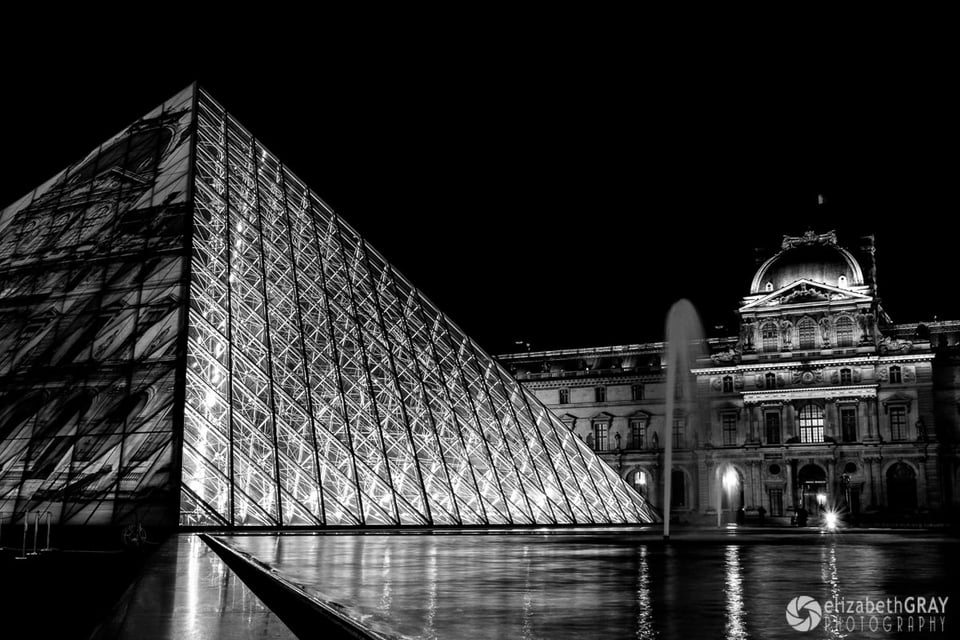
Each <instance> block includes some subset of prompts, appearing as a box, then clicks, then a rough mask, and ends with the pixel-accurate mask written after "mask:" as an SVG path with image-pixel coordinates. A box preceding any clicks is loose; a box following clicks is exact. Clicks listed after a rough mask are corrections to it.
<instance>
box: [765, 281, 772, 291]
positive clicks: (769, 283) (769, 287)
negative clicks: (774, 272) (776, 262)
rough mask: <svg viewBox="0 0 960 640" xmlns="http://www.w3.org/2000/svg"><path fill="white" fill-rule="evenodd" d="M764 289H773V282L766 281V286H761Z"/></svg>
mask: <svg viewBox="0 0 960 640" xmlns="http://www.w3.org/2000/svg"><path fill="white" fill-rule="evenodd" d="M763 288H764V290H765V291H773V283H772V282H768V283H767V284H766V286H764V287H763Z"/></svg>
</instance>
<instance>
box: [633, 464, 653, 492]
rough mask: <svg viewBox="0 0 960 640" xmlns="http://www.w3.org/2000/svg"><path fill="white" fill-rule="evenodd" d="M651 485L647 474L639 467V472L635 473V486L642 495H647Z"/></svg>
mask: <svg viewBox="0 0 960 640" xmlns="http://www.w3.org/2000/svg"><path fill="white" fill-rule="evenodd" d="M649 486H650V481H649V479H648V478H647V474H646V473H644V472H643V471H640V470H639V469H638V470H637V472H636V473H634V474H633V488H634V489H636V490H637V493H639V494H640V495H642V496H646V495H647V488H648V487H649Z"/></svg>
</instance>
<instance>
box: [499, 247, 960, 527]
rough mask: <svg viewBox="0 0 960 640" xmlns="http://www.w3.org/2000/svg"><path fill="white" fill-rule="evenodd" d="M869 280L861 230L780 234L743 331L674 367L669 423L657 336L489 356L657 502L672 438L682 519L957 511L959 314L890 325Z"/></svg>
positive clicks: (754, 286) (711, 342)
mask: <svg viewBox="0 0 960 640" xmlns="http://www.w3.org/2000/svg"><path fill="white" fill-rule="evenodd" d="M875 274H876V269H875V263H874V250H873V243H872V238H869V237H868V238H864V239H862V242H861V243H860V244H859V245H858V246H857V247H856V248H854V249H848V248H844V247H842V246H840V245H839V244H838V242H837V237H836V235H835V234H834V233H833V232H830V233H826V234H819V235H818V234H814V233H812V232H808V233H807V234H806V235H804V236H801V237H786V236H785V237H784V239H783V243H782V245H781V249H780V251H778V252H777V253H776V254H775V255H773V256H771V257H770V258H769V259H768V260H766V262H764V263H763V264H762V265H761V266H760V267H759V269H758V270H757V272H756V273H755V274H754V277H753V281H752V283H751V285H750V289H749V291H748V293H747V295H745V296H744V297H743V298H742V300H741V303H740V307H739V311H738V314H739V332H738V334H737V335H736V336H728V337H719V338H709V339H707V340H705V346H706V349H704V354H705V355H703V356H702V357H701V358H700V359H699V360H698V361H696V362H695V363H691V367H690V369H689V370H688V371H685V372H684V374H685V375H686V376H687V380H686V383H687V384H686V385H685V386H686V388H689V389H695V393H688V394H687V395H690V396H693V397H683V396H684V395H685V394H683V393H682V387H679V386H678V388H677V389H674V390H671V391H670V393H673V394H674V396H675V398H676V399H677V402H676V404H677V406H678V411H676V412H675V415H674V416H673V418H672V420H671V419H669V418H668V417H667V416H666V398H667V394H668V389H667V386H666V367H665V362H666V359H665V344H664V343H662V342H661V343H649V344H634V345H624V346H614V347H599V348H591V349H576V350H558V351H541V352H526V353H515V354H509V355H505V356H501V358H500V359H501V361H502V362H503V363H504V364H505V365H507V366H508V368H510V370H511V371H512V372H513V373H514V374H515V375H516V376H517V378H518V379H519V380H520V381H521V382H522V383H523V384H524V385H525V386H527V387H528V388H529V389H530V390H532V391H533V392H534V393H535V394H536V395H537V397H538V398H539V399H540V400H542V401H543V402H544V403H545V404H547V405H548V406H549V407H551V408H552V409H553V410H554V411H555V412H556V413H557V415H559V416H560V418H561V419H562V420H563V421H564V423H565V424H567V425H568V427H569V428H570V429H571V430H573V431H574V432H575V433H576V434H577V435H578V436H579V437H581V438H582V439H583V440H584V441H585V442H587V444H589V445H590V446H592V447H593V448H594V449H595V450H597V451H598V452H600V453H601V455H602V456H603V457H604V459H605V460H606V461H607V462H608V463H609V464H610V465H611V466H613V467H614V468H615V469H616V470H617V471H618V472H619V473H620V474H621V476H622V477H624V478H625V479H626V480H628V482H630V483H631V484H632V485H633V486H634V487H635V488H636V489H637V490H638V491H640V492H641V493H643V494H645V495H647V496H648V497H649V498H650V500H651V501H652V503H653V504H654V505H656V506H657V507H658V508H660V509H662V508H663V484H664V479H665V475H666V470H665V469H664V447H665V446H666V444H667V438H669V439H670V440H671V444H672V447H673V465H672V469H671V473H672V476H671V478H672V482H671V484H672V487H673V492H672V496H673V497H672V500H671V502H672V511H673V513H674V515H675V516H678V517H680V518H681V519H687V520H694V521H695V520H698V519H699V520H703V519H713V518H717V516H718V514H719V519H720V521H730V520H732V519H733V518H734V517H735V512H736V511H738V510H739V509H740V508H741V507H743V508H744V515H745V516H746V517H751V516H753V517H756V516H758V515H759V514H760V513H763V514H765V515H767V516H769V517H771V518H782V519H784V520H786V519H787V518H790V517H791V516H792V515H793V514H794V513H795V510H796V509H798V508H799V507H801V506H802V507H804V508H805V509H806V510H807V512H809V513H810V514H813V515H814V516H816V514H818V513H819V512H821V511H823V510H825V509H834V510H838V511H841V512H844V513H847V514H850V516H851V517H855V518H857V519H861V520H869V519H871V518H872V519H874V520H885V519H904V518H907V519H911V518H926V517H945V516H946V515H948V514H949V513H952V512H955V511H957V510H958V509H960V491H958V484H960V476H958V445H957V443H958V442H960V420H958V412H960V366H958V363H960V346H958V338H960V322H957V321H949V322H933V323H926V324H918V323H913V324H894V323H893V322H892V321H891V319H890V318H889V317H888V315H887V314H886V313H885V312H884V310H883V308H882V306H881V304H880V300H879V298H878V296H877V284H876V275H875ZM668 421H669V422H670V424H667V423H668ZM761 508H762V510H763V511H762V512H761Z"/></svg>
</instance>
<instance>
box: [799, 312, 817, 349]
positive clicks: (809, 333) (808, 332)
mask: <svg viewBox="0 0 960 640" xmlns="http://www.w3.org/2000/svg"><path fill="white" fill-rule="evenodd" d="M797 333H798V334H799V340H800V348H801V349H813V348H815V347H816V346H817V323H816V322H814V321H813V320H811V319H810V318H804V319H803V320H801V321H800V323H799V324H798V325H797Z"/></svg>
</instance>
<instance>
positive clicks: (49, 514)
mask: <svg viewBox="0 0 960 640" xmlns="http://www.w3.org/2000/svg"><path fill="white" fill-rule="evenodd" d="M43 515H44V516H45V517H46V519H47V546H45V547H44V548H43V549H40V551H53V547H51V546H50V521H51V520H52V519H53V512H52V511H44V512H43Z"/></svg>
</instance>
